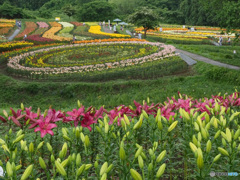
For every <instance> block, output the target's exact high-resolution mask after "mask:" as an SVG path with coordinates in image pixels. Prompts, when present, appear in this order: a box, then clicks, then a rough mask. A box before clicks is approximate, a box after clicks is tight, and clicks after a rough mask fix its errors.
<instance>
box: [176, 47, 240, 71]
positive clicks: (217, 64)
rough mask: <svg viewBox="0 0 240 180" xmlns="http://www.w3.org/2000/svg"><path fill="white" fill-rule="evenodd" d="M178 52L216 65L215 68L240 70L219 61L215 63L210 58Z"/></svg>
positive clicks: (178, 50) (177, 50)
mask: <svg viewBox="0 0 240 180" xmlns="http://www.w3.org/2000/svg"><path fill="white" fill-rule="evenodd" d="M176 52H177V53H182V54H184V55H186V56H188V57H190V58H192V59H195V60H198V61H202V62H205V63H208V64H212V65H215V66H220V67H225V68H228V69H235V70H240V67H238V66H233V65H229V64H225V63H221V62H218V61H214V60H212V59H209V58H206V57H203V56H200V55H197V54H193V53H190V52H187V51H183V50H180V49H176Z"/></svg>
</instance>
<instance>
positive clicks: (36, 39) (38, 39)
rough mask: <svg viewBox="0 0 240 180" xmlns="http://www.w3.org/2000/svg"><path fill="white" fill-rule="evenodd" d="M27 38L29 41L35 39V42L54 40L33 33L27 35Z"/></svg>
mask: <svg viewBox="0 0 240 180" xmlns="http://www.w3.org/2000/svg"><path fill="white" fill-rule="evenodd" d="M27 40H30V41H37V42H52V41H54V40H53V39H49V38H44V37H42V36H40V35H38V34H34V35H30V36H28V37H27Z"/></svg>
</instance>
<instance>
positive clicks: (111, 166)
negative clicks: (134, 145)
mask: <svg viewBox="0 0 240 180" xmlns="http://www.w3.org/2000/svg"><path fill="white" fill-rule="evenodd" d="M112 168H113V164H110V166H108V168H107V171H106V173H109V172H110V171H111V170H112Z"/></svg>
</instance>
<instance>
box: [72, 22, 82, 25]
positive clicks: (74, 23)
mask: <svg viewBox="0 0 240 180" xmlns="http://www.w3.org/2000/svg"><path fill="white" fill-rule="evenodd" d="M70 23H71V24H73V25H74V26H83V23H80V22H70Z"/></svg>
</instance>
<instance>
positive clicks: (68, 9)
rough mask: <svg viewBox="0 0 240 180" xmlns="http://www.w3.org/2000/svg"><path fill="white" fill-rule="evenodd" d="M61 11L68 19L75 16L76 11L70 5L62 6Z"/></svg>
mask: <svg viewBox="0 0 240 180" xmlns="http://www.w3.org/2000/svg"><path fill="white" fill-rule="evenodd" d="M62 10H63V12H64V14H66V15H67V16H68V17H69V19H70V17H71V16H74V15H75V14H76V9H75V8H74V7H73V6H72V5H71V4H68V5H66V6H64V7H63V8H62Z"/></svg>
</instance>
